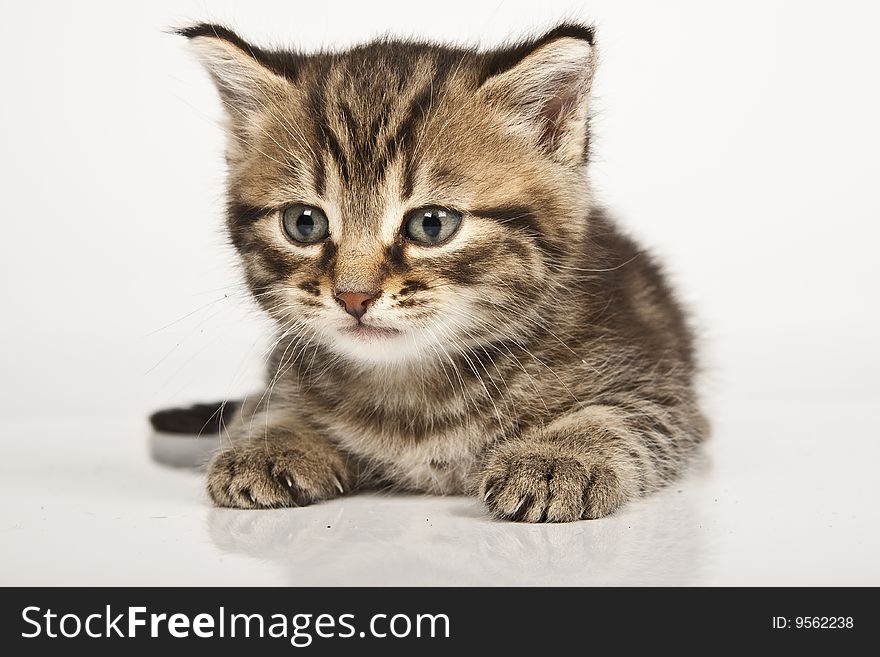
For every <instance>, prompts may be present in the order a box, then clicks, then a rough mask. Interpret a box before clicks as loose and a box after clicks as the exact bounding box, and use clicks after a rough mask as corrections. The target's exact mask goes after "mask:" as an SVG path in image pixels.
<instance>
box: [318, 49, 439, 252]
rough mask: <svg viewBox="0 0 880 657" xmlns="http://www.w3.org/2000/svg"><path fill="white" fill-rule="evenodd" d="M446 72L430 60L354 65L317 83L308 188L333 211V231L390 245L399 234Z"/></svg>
mask: <svg viewBox="0 0 880 657" xmlns="http://www.w3.org/2000/svg"><path fill="white" fill-rule="evenodd" d="M446 68H448V67H443V66H440V65H438V62H437V61H435V60H434V59H433V58H430V57H422V58H414V59H412V60H409V59H406V58H400V57H397V58H390V57H389V58H386V59H382V58H378V59H374V60H373V61H371V62H369V63H368V62H364V61H361V60H355V61H353V62H349V63H348V64H347V65H344V66H343V65H338V66H335V67H333V68H331V69H330V70H329V71H328V75H327V76H326V78H324V79H323V80H320V81H317V80H316V83H315V84H314V86H313V88H312V90H311V92H310V94H309V103H308V105H309V107H308V110H309V114H310V118H311V121H312V125H313V138H314V141H315V143H316V146H317V148H316V149H314V157H315V161H314V163H313V165H314V171H313V186H314V189H315V191H316V193H317V194H318V195H319V196H320V197H323V198H325V199H327V201H328V203H329V204H330V205H331V207H333V209H334V210H335V212H331V214H334V215H337V217H336V219H337V221H338V222H340V223H341V226H339V227H338V228H339V229H341V233H340V232H337V234H342V235H346V236H349V237H352V238H355V237H356V238H358V239H364V238H374V239H375V238H379V239H381V240H382V241H385V242H388V241H391V240H392V239H393V237H394V235H395V234H396V233H397V231H398V230H399V228H400V222H401V220H402V212H403V210H404V207H405V206H406V204H407V201H408V200H409V199H410V197H411V196H412V194H413V190H414V186H415V180H416V176H417V174H418V153H417V150H418V146H419V145H420V144H421V142H422V141H423V139H422V137H423V132H424V129H425V125H426V123H427V121H428V119H429V114H430V111H431V109H432V106H433V104H434V103H435V102H436V100H437V99H438V97H439V96H440V95H441V94H442V92H443V85H444V82H445V81H446V77H447V74H448V71H447V70H446ZM331 223H333V222H332V217H331ZM331 227H332V226H331Z"/></svg>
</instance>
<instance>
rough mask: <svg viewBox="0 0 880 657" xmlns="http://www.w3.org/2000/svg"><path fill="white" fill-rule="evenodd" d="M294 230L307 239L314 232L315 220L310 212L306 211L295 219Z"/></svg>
mask: <svg viewBox="0 0 880 657" xmlns="http://www.w3.org/2000/svg"><path fill="white" fill-rule="evenodd" d="M296 228H297V230H299V232H300V234H302V236H303V237H309V236H310V235H311V234H312V231H314V230H315V220H314V219H312V213H311V211H310V210H306V211H305V212H303V213H302V214H301V215H299V217H297V218H296Z"/></svg>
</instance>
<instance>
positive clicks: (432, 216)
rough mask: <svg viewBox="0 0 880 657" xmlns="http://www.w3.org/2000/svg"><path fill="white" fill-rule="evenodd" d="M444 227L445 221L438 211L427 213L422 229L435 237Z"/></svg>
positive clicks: (431, 236) (429, 235)
mask: <svg viewBox="0 0 880 657" xmlns="http://www.w3.org/2000/svg"><path fill="white" fill-rule="evenodd" d="M442 228H443V222H441V221H440V217H438V216H437V213H436V212H428V213H425V218H424V219H422V230H424V231H425V235H427V236H428V237H430V238H431V239H434V238H436V237H437V236H438V235H439V234H440V230H441V229H442Z"/></svg>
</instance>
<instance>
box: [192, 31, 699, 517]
mask: <svg viewBox="0 0 880 657" xmlns="http://www.w3.org/2000/svg"><path fill="white" fill-rule="evenodd" d="M182 33H183V34H184V35H185V36H187V37H189V38H190V39H191V41H192V43H193V45H194V46H195V47H196V49H197V51H198V53H199V56H200V58H201V60H202V62H203V63H204V64H205V66H206V68H207V70H208V71H209V72H210V74H211V76H212V77H213V79H214V80H215V82H216V83H217V86H218V89H219V91H220V95H221V98H222V100H223V102H224V105H225V107H226V109H227V113H228V119H229V125H228V128H229V148H228V161H229V217H228V228H229V234H230V238H231V241H232V243H233V244H234V246H235V247H236V249H237V250H238V251H239V253H240V254H241V257H242V260H243V263H244V265H245V271H246V274H247V280H248V282H249V284H250V286H251V288H252V289H253V291H254V294H255V298H256V299H257V300H258V302H259V303H260V304H261V305H262V306H263V308H264V309H265V311H266V312H267V313H268V314H269V315H270V316H272V317H273V318H274V319H275V320H276V322H277V326H278V333H277V335H276V341H275V343H274V344H275V346H274V348H273V350H272V356H271V359H270V363H269V382H268V385H267V387H266V390H265V391H264V392H263V393H262V394H261V395H258V396H255V397H254V398H252V399H249V400H247V401H246V402H245V403H244V406H243V409H242V411H241V412H240V413H239V414H238V419H237V420H236V421H234V422H233V423H232V424H231V425H230V427H229V432H230V436H231V438H232V444H233V446H232V447H231V448H230V449H228V450H227V451H225V452H223V453H221V454H220V455H219V456H217V457H216V459H215V460H214V461H213V462H212V464H211V467H210V472H209V477H208V490H209V493H210V495H211V497H212V499H213V500H214V502H215V503H217V504H218V505H222V506H232V507H243V508H263V507H278V506H296V505H302V504H307V503H310V502H314V501H318V500H322V499H327V498H330V497H334V496H336V495H340V494H343V493H345V492H348V491H350V490H355V489H357V488H361V487H364V486H368V485H383V486H390V487H395V488H399V489H408V490H414V491H425V492H431V493H439V494H456V493H469V494H473V495H479V496H480V497H481V499H483V500H485V503H486V505H487V507H488V509H489V510H490V511H491V512H492V513H493V514H494V515H496V516H497V517H501V518H508V519H514V520H526V521H571V520H576V519H579V518H598V517H601V516H604V515H607V514H609V513H612V512H613V511H614V510H616V509H617V508H619V507H620V506H621V505H622V504H624V503H625V502H626V501H627V500H630V499H633V498H635V497H638V496H640V495H644V494H646V493H648V492H650V491H652V490H655V489H657V488H658V487H659V486H661V485H662V484H663V483H664V482H667V481H669V480H670V479H671V478H673V477H675V476H676V475H677V474H678V473H679V472H680V471H681V469H682V467H683V466H684V465H685V463H686V462H687V459H688V457H689V455H690V454H691V453H692V452H693V451H694V448H695V446H696V445H697V444H698V443H699V441H700V440H701V439H702V438H703V436H704V434H705V433H706V426H705V422H704V421H703V419H702V417H701V415H700V412H699V410H698V408H697V405H696V402H695V395H694V390H693V376H694V369H695V365H694V354H693V348H692V339H691V334H690V332H689V330H688V327H687V324H686V320H685V317H684V316H683V314H682V311H681V309H680V307H679V306H678V304H677V303H676V302H675V300H674V299H673V297H672V295H671V293H670V291H669V289H668V287H667V286H666V284H665V282H664V280H663V278H662V276H661V274H660V272H659V270H658V268H657V265H656V264H655V263H654V262H653V261H652V259H651V258H650V257H649V256H648V255H647V254H646V253H645V252H644V251H642V250H641V249H639V248H638V247H637V246H636V245H635V244H633V243H632V242H631V241H630V240H629V239H627V238H625V237H623V236H622V235H621V234H620V233H619V232H618V231H617V229H616V228H615V227H614V225H613V223H612V222H611V221H610V220H609V218H608V217H607V216H606V215H605V214H604V213H603V211H602V210H601V209H599V208H597V207H595V205H594V203H593V200H592V196H591V193H590V188H589V184H588V181H587V177H586V168H587V162H588V155H589V153H588V151H589V129H588V115H589V102H588V94H589V87H590V82H591V80H592V71H593V67H594V62H595V51H594V44H593V35H592V30H590V29H589V28H584V27H580V26H577V25H562V26H559V27H558V28H556V29H555V30H553V31H551V32H549V33H547V34H545V35H543V36H541V37H540V38H537V39H532V40H528V41H524V42H522V43H518V44H514V45H511V46H509V47H505V48H500V49H497V50H492V51H477V50H471V49H463V48H452V47H443V46H438V45H431V44H424V43H418V42H403V41H392V40H381V41H376V42H373V43H369V44H367V45H363V46H359V47H355V48H352V49H350V50H347V51H345V52H323V53H317V54H311V55H304V54H301V53H295V52H282V51H278V52H270V51H267V50H264V49H259V48H256V47H254V46H252V45H249V44H247V43H246V42H245V41H243V40H242V39H241V38H240V37H238V36H236V35H235V34H234V33H232V32H231V31H229V30H228V29H225V28H221V27H218V26H212V25H197V26H193V27H191V28H188V29H186V30H183V31H182ZM294 203H304V204H308V205H313V206H317V207H320V208H321V209H323V211H324V212H325V213H326V215H327V217H328V221H329V225H330V236H329V238H328V239H327V240H325V241H323V242H320V243H316V244H301V243H294V242H292V241H291V240H289V239H288V238H286V237H285V234H284V232H283V230H282V226H281V221H280V217H281V213H282V212H283V210H284V208H285V207H287V206H289V205H291V204H294ZM424 206H441V207H445V208H451V209H454V210H455V211H457V212H459V213H460V214H461V216H462V217H463V219H462V223H461V226H460V228H459V230H458V232H457V233H456V234H455V235H454V237H453V238H451V239H450V240H449V241H448V242H446V243H444V244H442V245H438V246H424V245H419V244H416V243H413V242H412V241H410V240H407V239H406V237H405V233H404V231H403V218H404V216H405V215H406V214H407V212H408V211H410V210H413V209H416V208H420V207H424ZM343 289H345V290H361V291H370V292H379V293H381V294H380V296H379V297H378V298H377V299H376V300H375V301H374V302H373V303H372V304H371V305H370V306H369V309H368V311H367V313H366V314H365V315H364V316H363V318H362V320H361V321H362V322H363V323H364V324H368V325H372V326H375V327H381V328H384V329H392V330H394V331H397V333H396V334H394V335H391V336H387V335H381V336H379V337H375V336H372V337H363V336H360V335H358V336H354V335H352V334H351V333H350V332H349V329H350V328H351V327H352V325H355V324H357V322H358V320H356V319H354V318H353V317H352V316H350V315H349V314H346V312H344V311H343V309H342V308H340V306H339V304H337V303H336V302H335V300H334V293H335V292H336V291H339V290H343Z"/></svg>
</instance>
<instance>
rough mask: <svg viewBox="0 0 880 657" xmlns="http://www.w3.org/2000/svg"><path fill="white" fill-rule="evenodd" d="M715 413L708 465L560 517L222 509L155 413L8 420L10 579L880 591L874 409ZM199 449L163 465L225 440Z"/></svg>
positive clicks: (446, 507) (451, 504) (732, 406)
mask: <svg viewBox="0 0 880 657" xmlns="http://www.w3.org/2000/svg"><path fill="white" fill-rule="evenodd" d="M712 417H713V421H714V426H715V430H714V435H713V438H712V441H711V442H710V443H709V445H708V446H707V453H708V457H709V458H708V459H707V460H708V462H709V464H710V465H704V466H703V467H701V468H698V469H696V471H694V472H693V473H692V474H691V475H690V476H688V477H687V478H685V479H683V480H682V481H680V482H677V483H675V484H673V485H671V486H670V487H668V488H667V489H665V490H663V491H662V492H660V493H658V494H655V495H652V496H650V497H649V498H647V499H645V500H642V501H639V502H637V503H634V504H631V505H630V506H628V507H626V508H625V509H624V510H622V511H621V512H619V513H618V514H616V515H614V516H613V517H611V518H606V519H602V520H595V521H583V522H577V523H572V524H567V525H527V524H515V523H505V522H497V521H493V520H491V519H490V518H488V517H487V516H486V515H484V513H483V510H482V508H481V506H480V503H479V502H478V501H477V500H473V499H469V498H463V497H447V498H441V497H430V496H416V495H408V496H401V495H384V494H359V495H353V496H351V497H346V498H342V499H338V500H333V501H330V502H325V503H321V504H316V505H314V506H311V507H306V508H301V509H281V510H273V511H237V510H228V509H214V508H212V507H211V506H210V504H209V503H208V501H207V500H206V498H205V495H204V492H203V479H204V473H203V472H199V471H196V470H194V469H192V468H186V467H184V468H182V467H168V466H167V465H159V464H157V463H156V462H155V461H154V460H153V458H152V456H156V454H157V449H160V448H161V445H160V444H159V443H157V442H156V439H155V437H153V438H152V439H148V435H149V432H148V430H147V429H146V423H145V421H144V419H143V418H134V419H125V418H122V419H116V420H114V419H108V418H102V419H94V420H89V419H83V420H73V419H63V420H55V421H50V420H40V421H36V420H35V421H21V422H7V423H6V425H5V426H4V430H5V431H7V432H8V434H7V435H9V436H15V440H7V441H6V442H5V444H4V458H3V459H2V460H0V584H2V585H40V584H56V585H64V584H91V585H102V584H106V585H125V586H131V585H161V586H166V585H192V584H201V585H220V584H230V585H306V584H315V585H319V584H332V585H341V584H349V585H358V584H389V585H390V584H400V585H406V584H413V585H416V584H436V585H512V584H526V585H540V584H552V585H592V584H633V585H643V584H693V585H702V584H725V585H746V584H765V585H778V584H794V585H807V584H818V585H832V584H834V585H847V584H850V585H853V584H855V585H858V584H873V585H877V584H880V566H878V562H877V558H876V555H877V554H878V553H880V528H878V523H877V511H876V502H877V499H878V490H880V482H878V481H877V479H876V477H875V476H874V470H875V467H876V463H877V462H878V460H880V442H878V441H877V440H876V435H877V433H876V427H877V426H880V409H878V408H877V407H876V404H874V403H873V402H872V400H869V399H865V400H864V401H848V402H831V401H828V400H827V399H826V400H824V401H822V402H821V403H818V402H817V403H816V404H806V403H804V402H791V403H782V402H767V401H760V402H759V401H755V400H751V401H741V402H736V401H730V402H729V403H728V404H727V405H726V406H725V407H723V408H721V409H720V410H717V411H716V412H714V413H713V414H712ZM199 440H200V441H203V442H200V444H199V445H198V446H196V447H197V449H196V450H194V451H193V450H190V451H189V452H187V450H188V449H190V448H192V447H193V446H192V445H190V446H189V447H186V448H185V447H183V446H182V444H179V445H176V447H174V448H173V449H172V450H171V451H169V450H167V449H166V450H165V451H164V452H163V453H162V459H163V460H164V461H165V462H168V461H169V459H170V455H171V454H172V452H173V450H174V449H176V450H177V451H176V452H174V453H175V454H176V455H177V456H178V457H181V458H180V460H179V461H178V462H177V463H176V464H177V465H188V463H187V462H186V458H190V459H191V461H190V463H189V464H190V465H191V464H192V463H194V462H196V461H197V460H198V459H195V460H192V459H193V458H194V457H195V456H196V455H197V453H198V451H199V450H204V452H205V453H206V452H208V451H210V450H211V449H214V448H216V445H217V442H216V439H208V438H203V439H199ZM145 443H148V444H145ZM166 447H167V445H166ZM160 451H161V450H160ZM151 454H152V456H151ZM186 454H188V456H186V458H183V456H184V455H186ZM199 458H201V457H199Z"/></svg>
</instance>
